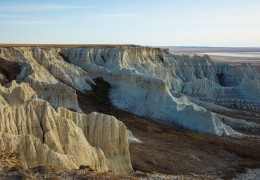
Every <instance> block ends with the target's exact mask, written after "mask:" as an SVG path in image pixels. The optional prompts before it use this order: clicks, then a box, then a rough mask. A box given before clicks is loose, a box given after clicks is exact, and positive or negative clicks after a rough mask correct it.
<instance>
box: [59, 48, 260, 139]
mask: <svg viewBox="0 0 260 180" xmlns="http://www.w3.org/2000/svg"><path fill="white" fill-rule="evenodd" d="M61 53H62V54H63V57H66V60H67V61H69V62H71V63H72V64H74V65H77V66H80V67H82V69H84V70H86V71H88V72H89V74H90V76H91V77H92V78H95V77H103V78H104V79H105V80H106V81H108V82H109V83H110V84H111V85H112V90H111V93H110V98H111V100H112V102H113V104H114V105H116V106H118V107H119V108H122V109H124V110H127V111H130V112H133V113H135V114H139V115H143V116H146V117H151V118H154V119H158V120H164V121H170V122H174V123H177V124H179V125H181V126H183V127H185V128H187V129H191V130H196V131H199V132H204V133H210V134H215V135H232V136H240V134H239V133H237V132H235V131H234V130H233V129H232V128H231V127H229V126H227V125H225V124H224V123H223V120H225V119H229V118H227V117H225V116H220V115H218V114H215V113H212V112H210V111H209V110H206V109H214V108H219V107H220V106H217V105H216V104H218V105H225V106H227V107H228V106H229V105H234V104H235V105H236V106H238V107H250V108H256V109H258V108H259V107H260V106H259V105H260V101H259V87H260V84H259V79H260V78H259V74H257V73H256V72H255V71H254V69H253V68H252V67H251V66H250V65H245V66H242V67H241V68H234V67H230V66H228V65H221V66H219V65H216V64H214V62H212V61H211V60H210V59H209V58H208V57H207V56H205V57H193V58H192V59H191V58H189V57H186V56H184V57H181V56H174V55H171V54H170V53H168V52H167V50H163V49H159V48H145V47H138V46H120V47H110V48H102V47H85V48H70V49H63V50H62V52H61ZM245 82H247V83H249V84H247V85H246V84H245ZM192 97H195V99H196V100H194V99H193V98H192ZM216 97H217V98H216ZM201 102H206V103H201ZM211 102H212V103H211ZM194 103H197V104H200V105H204V106H205V108H206V109H205V108H203V107H200V106H198V105H196V104H194ZM223 109H224V108H223Z"/></svg>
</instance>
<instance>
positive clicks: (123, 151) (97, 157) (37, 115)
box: [0, 81, 133, 173]
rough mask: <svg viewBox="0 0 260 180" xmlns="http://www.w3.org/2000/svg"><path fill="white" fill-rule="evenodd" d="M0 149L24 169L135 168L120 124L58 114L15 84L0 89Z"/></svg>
mask: <svg viewBox="0 0 260 180" xmlns="http://www.w3.org/2000/svg"><path fill="white" fill-rule="evenodd" d="M73 121H75V123H74V122H73ZM84 124H85V126H82V125H84ZM77 125H78V126H77ZM87 130H89V131H87ZM89 142H91V144H90V143H89ZM0 150H7V151H10V152H18V153H19V154H20V158H21V162H22V163H23V165H24V166H25V167H28V168H30V167H36V166H39V165H50V166H54V167H56V168H61V169H75V168H79V167H80V166H87V167H89V168H91V169H93V170H95V171H97V172H106V171H108V170H109V169H110V170H112V172H114V173H129V172H131V171H132V170H133V169H132V166H131V161H130V155H129V152H128V139H127V135H126V127H125V126H124V124H123V123H122V122H120V121H118V120H117V119H115V118H114V117H111V116H107V115H103V114H99V113H92V114H90V115H84V114H79V113H74V112H71V111H69V110H67V109H60V110H58V112H56V111H55V109H54V108H53V107H52V106H51V105H50V104H49V103H48V102H47V101H44V100H40V99H38V98H37V95H36V92H35V91H34V90H33V89H32V88H31V87H30V86H29V84H27V83H26V84H25V83H22V84H21V85H19V84H17V83H16V81H12V82H11V83H10V84H9V87H2V86H0ZM104 152H105V153H106V154H104ZM108 165H109V166H108Z"/></svg>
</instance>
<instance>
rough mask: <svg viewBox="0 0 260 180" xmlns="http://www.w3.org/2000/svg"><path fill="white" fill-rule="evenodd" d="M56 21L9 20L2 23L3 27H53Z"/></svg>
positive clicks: (0, 22)
mask: <svg viewBox="0 0 260 180" xmlns="http://www.w3.org/2000/svg"><path fill="white" fill-rule="evenodd" d="M55 23H56V21H54V20H53V21H52V20H8V21H0V24H1V25H51V24H55Z"/></svg>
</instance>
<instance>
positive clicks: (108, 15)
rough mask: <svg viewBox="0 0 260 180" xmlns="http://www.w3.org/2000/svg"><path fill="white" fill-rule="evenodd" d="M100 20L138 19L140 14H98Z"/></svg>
mask: <svg viewBox="0 0 260 180" xmlns="http://www.w3.org/2000/svg"><path fill="white" fill-rule="evenodd" d="M96 16H97V17H100V18H112V19H113V18H138V17H139V14H136V13H102V14H97V15H96Z"/></svg>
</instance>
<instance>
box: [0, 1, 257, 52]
mask: <svg viewBox="0 0 260 180" xmlns="http://www.w3.org/2000/svg"><path fill="white" fill-rule="evenodd" d="M259 9H260V0H121V1H119V0H106V1H105V0H63V1H62V0H42V1H41V0H0V43H74V44H75V43H76V44H77V43H86V44H88V43H91V44H93V43H94V44H139V45H154V46H156V45H165V46H166V45H175V46H180V45H182V46H257V47H260V10H259Z"/></svg>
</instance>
